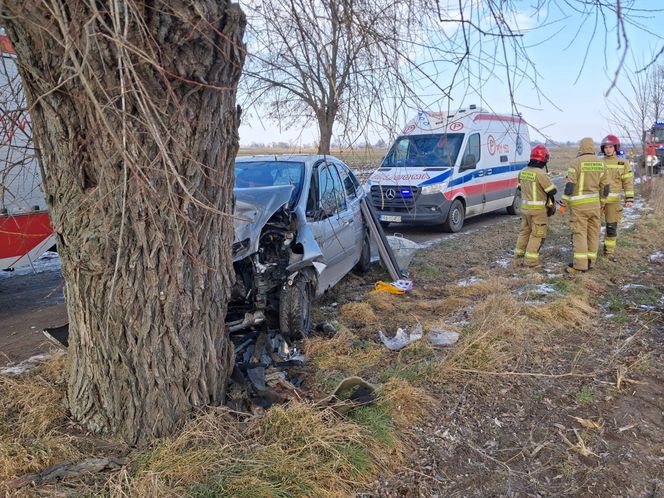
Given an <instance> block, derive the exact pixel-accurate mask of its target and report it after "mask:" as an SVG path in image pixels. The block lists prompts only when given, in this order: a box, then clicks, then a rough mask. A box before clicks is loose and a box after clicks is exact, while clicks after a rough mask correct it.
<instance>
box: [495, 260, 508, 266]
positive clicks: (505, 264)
mask: <svg viewBox="0 0 664 498" xmlns="http://www.w3.org/2000/svg"><path fill="white" fill-rule="evenodd" d="M510 261H511V260H509V259H499V260H498V261H496V264H497V265H498V266H500V267H501V268H507V267H508V266H509V265H510Z"/></svg>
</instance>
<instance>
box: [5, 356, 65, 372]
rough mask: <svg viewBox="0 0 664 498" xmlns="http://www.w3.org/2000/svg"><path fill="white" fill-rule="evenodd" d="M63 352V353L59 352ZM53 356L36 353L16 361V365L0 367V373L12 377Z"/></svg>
mask: <svg viewBox="0 0 664 498" xmlns="http://www.w3.org/2000/svg"><path fill="white" fill-rule="evenodd" d="M59 354H63V353H59ZM53 356H55V355H54V354H38V355H35V356H31V357H30V358H28V359H27V360H23V361H22V362H20V363H17V364H16V365H10V366H8V367H5V368H0V375H9V376H10V377H14V376H17V375H21V374H24V373H25V372H29V371H30V370H32V369H33V368H35V367H38V366H39V365H40V364H41V363H44V362H45V361H46V360H48V359H49V358H52V357H53Z"/></svg>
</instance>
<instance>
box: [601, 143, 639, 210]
mask: <svg viewBox="0 0 664 498" xmlns="http://www.w3.org/2000/svg"><path fill="white" fill-rule="evenodd" d="M604 165H605V166H606V176H607V178H608V181H609V185H611V192H610V193H609V196H608V197H607V198H606V202H620V194H621V192H622V191H624V192H625V198H627V199H633V198H634V173H632V168H631V167H630V165H629V162H627V161H625V160H624V159H623V158H622V157H618V156H616V155H615V154H614V155H613V156H608V157H604Z"/></svg>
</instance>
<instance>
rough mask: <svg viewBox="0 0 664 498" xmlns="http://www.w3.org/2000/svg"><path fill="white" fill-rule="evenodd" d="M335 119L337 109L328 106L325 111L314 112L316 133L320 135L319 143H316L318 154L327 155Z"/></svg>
mask: <svg viewBox="0 0 664 498" xmlns="http://www.w3.org/2000/svg"><path fill="white" fill-rule="evenodd" d="M336 117H337V108H336V107H333V106H328V107H327V108H326V109H324V110H323V109H319V110H318V111H317V112H316V119H317V120H318V131H319V134H320V141H319V142H318V153H319V154H329V153H330V147H331V145H332V131H333V127H334V121H335V119H336Z"/></svg>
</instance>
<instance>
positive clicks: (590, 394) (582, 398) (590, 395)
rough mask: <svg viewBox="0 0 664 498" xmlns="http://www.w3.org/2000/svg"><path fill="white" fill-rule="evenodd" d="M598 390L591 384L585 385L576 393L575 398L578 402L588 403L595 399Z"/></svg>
mask: <svg viewBox="0 0 664 498" xmlns="http://www.w3.org/2000/svg"><path fill="white" fill-rule="evenodd" d="M596 397H597V391H595V389H594V388H592V387H591V386H584V387H583V388H582V389H581V390H580V391H579V392H577V393H575V394H574V399H575V400H576V402H577V403H581V404H588V403H592V402H593V401H595V398H596Z"/></svg>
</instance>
